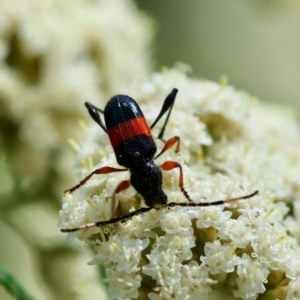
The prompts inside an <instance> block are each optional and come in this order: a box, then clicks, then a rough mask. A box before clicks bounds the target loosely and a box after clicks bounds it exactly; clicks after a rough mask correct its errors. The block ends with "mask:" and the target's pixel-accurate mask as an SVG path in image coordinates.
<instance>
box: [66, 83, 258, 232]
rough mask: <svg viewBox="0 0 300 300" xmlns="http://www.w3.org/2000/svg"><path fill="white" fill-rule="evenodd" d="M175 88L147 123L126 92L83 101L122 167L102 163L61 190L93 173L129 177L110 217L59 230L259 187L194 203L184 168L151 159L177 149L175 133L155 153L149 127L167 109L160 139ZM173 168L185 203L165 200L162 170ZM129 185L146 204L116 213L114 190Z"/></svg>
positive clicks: (207, 203) (166, 121) (78, 185)
mask: <svg viewBox="0 0 300 300" xmlns="http://www.w3.org/2000/svg"><path fill="white" fill-rule="evenodd" d="M177 92H178V90H177V89H176V88H174V89H173V90H172V91H171V93H170V94H169V95H168V96H167V97H166V98H165V100H164V102H163V105H162V108H161V111H160V113H159V114H158V116H157V118H156V119H155V121H154V122H153V123H152V125H151V126H150V127H149V126H148V123H147V121H146V119H145V117H144V115H143V112H142V110H141V109H140V107H139V105H138V104H137V103H136V101H135V100H134V99H132V98H131V97H129V96H126V95H116V96H114V97H112V98H111V99H110V100H109V101H108V103H107V104H106V106H105V109H104V110H101V109H99V108H97V107H96V106H94V105H93V104H91V103H89V102H86V103H85V106H86V108H87V110H88V112H89V114H90V116H91V117H92V119H93V120H94V121H95V122H96V123H97V124H98V125H99V126H100V127H101V128H102V129H103V130H104V131H105V132H106V133H107V134H108V137H109V139H110V143H111V145H112V147H113V150H114V152H115V155H116V160H117V162H118V164H119V165H120V166H123V167H125V168H124V169H119V168H113V167H109V166H104V167H101V168H99V169H96V170H94V171H93V172H92V173H90V174H89V175H88V176H86V177H85V178H84V179H83V180H81V181H80V182H79V183H78V184H77V185H75V186H74V187H72V188H71V189H68V190H66V191H65V192H64V193H72V192H73V191H75V190H76V189H78V188H79V187H80V186H82V185H84V184H85V183H86V182H87V181H88V180H89V179H90V178H91V177H92V176H93V175H95V174H109V173H114V172H123V171H128V170H129V172H130V179H129V180H124V181H122V182H120V183H119V184H118V185H117V187H116V189H115V191H114V193H113V195H112V215H113V218H112V219H110V220H106V221H99V222H95V223H90V224H85V225H82V226H79V227H76V228H63V229H61V231H62V232H73V231H77V230H82V229H88V228H92V227H96V226H102V225H107V224H114V223H117V222H120V221H125V220H127V219H129V218H131V217H133V216H135V215H138V214H141V213H145V212H147V211H149V210H151V209H159V208H161V207H174V206H182V207H187V206H189V207H195V206H211V205H221V204H224V203H229V202H234V201H237V200H242V199H247V198H251V197H253V196H255V195H256V194H258V191H255V192H253V193H251V194H248V195H245V196H241V197H236V198H231V199H227V200H218V201H213V202H204V203H203V202H202V203H195V202H193V201H192V199H191V198H190V196H189V194H188V192H187V191H186V190H185V188H184V186H183V171H182V167H181V165H180V164H179V163H178V162H175V161H166V162H164V163H163V164H161V165H160V166H158V165H156V164H155V163H154V160H155V159H156V158H158V157H159V156H161V155H162V154H163V153H164V152H166V151H167V150H169V149H170V148H171V147H173V146H174V145H176V148H175V151H176V152H179V148H180V137H179V136H174V137H172V138H170V139H168V140H167V141H166V142H165V145H164V147H163V148H162V150H161V151H160V152H159V153H158V154H157V155H155V154H156V151H157V147H156V144H155V142H154V140H153V138H152V135H151V129H153V127H154V126H155V125H156V124H157V122H158V121H159V120H160V119H161V118H162V117H163V116H164V114H165V113H167V117H166V119H165V122H164V124H163V126H162V128H161V130H160V133H159V135H158V138H159V139H161V140H163V135H164V132H165V128H166V126H167V123H168V121H169V118H170V115H171V111H172V108H173V105H174V102H175V98H176V95H177ZM100 114H103V115H104V120H105V124H104V123H103V121H102V119H101V117H100ZM175 168H178V169H179V187H180V189H181V192H182V193H183V194H184V196H185V198H186V199H187V200H188V201H189V202H187V203H175V202H171V203H168V202H167V201H168V199H167V195H166V194H165V192H164V191H163V189H162V170H163V171H170V170H173V169H175ZM130 185H132V186H133V187H134V188H135V190H136V191H137V192H138V193H139V194H140V195H142V196H143V198H144V201H145V204H146V207H141V208H139V209H138V210H136V211H134V212H131V213H129V214H127V215H125V216H121V217H115V216H114V213H115V196H116V194H117V193H119V192H121V191H123V190H125V189H127V188H128V187H129V186H130Z"/></svg>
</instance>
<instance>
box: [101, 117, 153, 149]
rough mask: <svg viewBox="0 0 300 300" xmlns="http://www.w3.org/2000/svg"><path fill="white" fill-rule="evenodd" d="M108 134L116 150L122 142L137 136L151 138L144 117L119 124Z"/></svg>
mask: <svg viewBox="0 0 300 300" xmlns="http://www.w3.org/2000/svg"><path fill="white" fill-rule="evenodd" d="M107 133H108V136H109V139H110V142H111V145H112V146H113V148H114V149H116V148H117V147H118V145H119V144H120V143H121V142H123V141H126V140H128V139H131V138H133V137H135V136H138V135H145V136H151V132H150V128H149V126H148V124H147V122H146V120H145V118H144V117H138V118H133V119H131V120H129V121H127V122H124V123H121V124H118V125H117V126H115V127H113V128H111V129H109V130H108V132H107Z"/></svg>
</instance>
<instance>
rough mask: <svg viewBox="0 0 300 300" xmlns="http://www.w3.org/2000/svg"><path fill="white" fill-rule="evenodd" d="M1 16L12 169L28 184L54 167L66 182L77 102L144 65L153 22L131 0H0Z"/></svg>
mask: <svg viewBox="0 0 300 300" xmlns="http://www.w3.org/2000/svg"><path fill="white" fill-rule="evenodd" d="M0 20H1V21H0V105H1V112H0V116H1V124H0V126H1V128H3V132H4V135H3V139H2V140H1V144H2V145H3V148H6V149H7V153H6V154H5V155H7V156H8V159H9V160H11V161H12V162H11V165H13V167H14V169H13V172H14V173H13V176H14V178H18V177H21V179H22V182H21V183H22V184H25V185H27V186H31V185H32V184H33V185H34V186H42V185H43V184H44V183H43V182H42V179H45V177H47V176H48V178H47V185H48V186H49V182H50V181H53V180H54V179H53V178H49V177H50V176H51V175H52V174H55V175H58V176H60V178H59V180H57V181H56V184H63V185H64V184H65V183H66V182H69V181H65V179H66V178H70V176H69V175H68V172H67V169H68V168H67V166H69V165H70V163H71V162H70V160H68V157H71V155H70V153H69V152H68V153H66V152H65V151H64V150H62V149H64V148H68V147H66V146H65V145H66V141H67V139H68V138H69V137H71V136H73V138H76V137H77V136H74V134H75V133H74V132H78V130H74V125H75V126H76V122H77V120H78V119H80V118H85V116H86V111H85V109H84V107H83V103H84V102H85V101H91V102H95V101H99V99H100V100H101V99H105V97H106V95H108V94H111V93H113V92H115V91H116V90H117V88H119V86H120V83H122V84H124V85H126V84H128V83H129V82H132V81H134V80H135V78H136V74H139V77H140V78H141V77H143V76H145V75H146V74H147V73H148V72H149V69H150V67H149V66H150V55H149V51H148V50H147V49H148V48H149V44H150V41H151V39H152V32H153V30H151V29H152V26H151V22H150V20H149V19H148V18H147V17H146V16H144V15H143V14H141V13H140V12H138V10H137V9H136V7H135V6H134V5H133V3H132V2H131V1H129V0H128V1H116V0H112V1H109V2H107V1H103V0H97V1H89V0H80V1H75V2H74V1H69V0H66V1H59V0H56V1H52V0H24V1H21V2H20V1H17V0H13V1H6V0H5V1H1V4H0ZM128 28H130V30H128ZM136 40H138V41H139V42H138V43H136V42H135V41H136ZM128 69H130V70H131V72H128ZM129 74H132V76H130V75H129ZM74 122H75V123H74ZM7 128H9V130H7ZM79 131H80V130H79ZM62 146H64V147H62ZM10 147H13V148H14V149H16V148H17V149H18V152H17V153H13V154H14V155H15V156H14V157H13V158H11V157H10V156H11V155H12V154H11V150H10ZM1 148H2V146H1ZM28 165H30V168H28ZM49 173H50V174H49ZM37 182H38V183H39V184H37ZM59 190H60V189H59Z"/></svg>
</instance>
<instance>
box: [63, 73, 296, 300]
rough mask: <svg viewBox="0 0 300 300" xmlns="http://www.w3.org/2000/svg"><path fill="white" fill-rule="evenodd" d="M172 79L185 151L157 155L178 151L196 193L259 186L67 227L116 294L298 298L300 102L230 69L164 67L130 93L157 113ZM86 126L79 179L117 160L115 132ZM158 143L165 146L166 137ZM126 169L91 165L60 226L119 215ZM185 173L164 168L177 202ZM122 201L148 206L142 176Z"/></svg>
mask: <svg viewBox="0 0 300 300" xmlns="http://www.w3.org/2000/svg"><path fill="white" fill-rule="evenodd" d="M174 87H176V88H178V90H179V93H178V96H177V99H176V103H175V106H174V108H173V111H172V115H171V118H170V122H169V124H168V128H167V130H166V133H165V137H164V138H165V139H168V138H170V137H172V136H174V135H178V136H180V137H181V148H180V153H175V151H172V150H170V151H168V152H166V153H164V154H163V155H162V156H161V157H159V158H158V159H157V160H156V163H157V165H160V164H161V163H163V162H164V161H166V160H175V161H178V162H179V163H180V164H181V165H182V167H183V172H184V186H185V189H186V190H187V191H188V193H189V195H190V197H191V198H192V199H193V201H194V202H211V201H214V200H219V199H226V198H231V197H237V196H242V195H245V194H249V193H250V192H253V191H254V190H259V195H258V196H255V197H253V198H251V199H248V200H244V201H238V202H235V203H233V204H231V205H225V206H224V205H220V206H215V207H207V208H199V207H198V208H197V207H184V208H183V207H181V208H179V207H174V208H161V209H158V210H155V209H152V210H150V211H149V212H147V213H145V214H142V215H137V216H135V217H133V218H131V219H129V220H127V221H126V222H124V223H117V224H114V225H107V226H104V227H94V228H90V229H88V230H81V231H77V232H73V233H70V234H69V236H68V238H69V239H70V240H71V239H73V238H75V237H76V238H78V239H79V240H83V241H86V242H88V243H91V244H92V245H93V246H94V249H95V251H96V254H95V256H94V259H93V261H92V262H91V264H101V265H103V266H104V267H105V268H106V270H107V279H106V281H107V282H108V284H109V288H108V292H109V297H110V298H111V299H114V298H122V299H125V298H138V299H148V298H150V299H152V300H158V299H200V298H201V297H204V296H205V295H208V294H209V293H210V292H211V291H218V290H226V291H227V292H229V293H232V295H234V296H235V297H240V298H242V299H256V298H257V297H258V295H260V299H289V300H292V299H299V297H300V281H299V278H300V277H299V276H300V272H299V270H300V267H299V266H300V259H299V253H300V252H299V251H300V247H299V245H298V243H297V239H299V230H297V228H296V224H299V222H300V213H299V208H300V206H299V193H298V191H299V188H300V179H299V178H300V177H299V174H300V154H299V153H300V152H299V148H300V131H299V128H298V125H297V122H296V120H295V118H294V116H293V114H292V112H291V111H289V110H288V109H286V108H282V107H276V106H272V105H267V104H263V103H260V102H259V101H258V100H257V99H255V98H253V97H251V96H249V95H247V94H246V93H242V92H238V91H236V90H234V88H232V87H230V86H228V85H227V82H226V79H225V78H223V79H222V80H221V84H218V83H214V82H209V81H199V80H194V79H191V78H189V77H188V76H187V75H186V74H185V72H183V71H182V70H181V68H178V69H173V70H163V71H162V72H161V73H157V74H154V75H153V76H152V78H151V79H150V80H148V81H146V82H144V83H142V84H139V85H133V86H131V87H129V88H128V91H127V94H128V95H130V96H131V97H133V98H134V99H136V100H137V101H138V102H139V104H140V105H141V108H142V110H143V112H144V113H145V116H146V118H147V119H148V121H149V123H150V124H151V122H152V121H153V120H154V119H155V117H156V115H157V113H158V108H159V107H160V106H161V104H162V101H163V99H164V97H165V96H166V95H168V94H169V92H170V91H171V90H172V88H174ZM160 123H163V122H160ZM160 126H161V125H160V124H158V125H157V128H154V130H153V136H154V137H156V136H157V134H158V132H159V130H160ZM88 130H89V131H88V135H87V138H86V140H85V141H84V142H83V143H82V144H81V145H80V148H79V149H78V160H77V162H78V172H79V174H80V178H83V177H84V176H86V175H87V174H89V173H90V172H91V170H92V169H94V168H99V167H102V166H105V165H108V166H112V167H118V165H117V163H116V160H115V156H114V153H113V151H112V148H111V146H110V144H109V140H108V137H107V135H106V134H105V133H104V132H103V131H102V130H101V129H100V128H99V126H98V125H97V124H91V125H90V127H89V129H88ZM155 142H156V143H157V146H158V148H159V149H161V148H162V146H163V142H162V141H161V140H158V139H155ZM128 178H129V173H128V172H120V173H114V174H110V175H105V176H104V175H97V176H93V177H92V178H91V179H90V180H89V181H88V182H87V183H86V184H85V185H84V186H81V187H80V188H79V189H78V190H76V191H74V193H72V194H66V195H64V198H63V206H62V210H61V211H60V221H59V227H61V228H73V227H78V226H80V225H83V224H86V223H92V222H96V221H101V220H109V219H110V218H111V196H112V194H113V192H114V189H115V188H116V185H117V184H118V183H119V182H120V181H122V180H125V179H128ZM141 180H143V179H142V178H141ZM178 180H179V174H178V172H177V171H176V170H173V171H170V172H164V178H163V189H164V191H165V192H166V194H167V195H168V201H169V202H186V201H187V199H186V198H185V197H184V195H183V194H182V193H181V191H180V189H179V187H178ZM117 201H118V207H117V213H118V214H122V215H124V214H126V213H128V212H129V211H132V210H134V209H137V208H139V207H140V206H141V205H143V204H142V203H141V202H142V197H141V195H138V194H137V193H136V191H135V190H134V189H133V188H132V187H130V188H128V189H127V190H125V191H122V192H120V193H118V194H117Z"/></svg>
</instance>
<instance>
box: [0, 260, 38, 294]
mask: <svg viewBox="0 0 300 300" xmlns="http://www.w3.org/2000/svg"><path fill="white" fill-rule="evenodd" d="M0 284H2V285H3V286H4V287H5V288H6V290H7V291H8V292H9V293H10V294H11V295H12V296H14V297H15V298H16V299H19V300H34V298H33V297H32V296H31V295H29V294H28V293H27V292H26V291H25V290H24V288H23V287H22V286H21V284H20V283H19V282H18V281H17V279H16V278H15V277H14V276H13V275H11V274H10V273H9V272H7V271H6V270H5V269H3V268H2V267H1V266H0Z"/></svg>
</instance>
